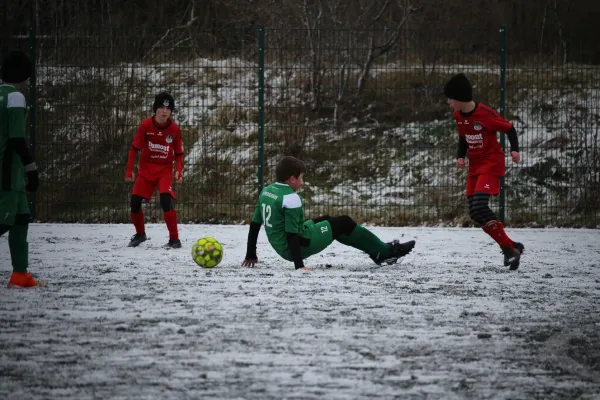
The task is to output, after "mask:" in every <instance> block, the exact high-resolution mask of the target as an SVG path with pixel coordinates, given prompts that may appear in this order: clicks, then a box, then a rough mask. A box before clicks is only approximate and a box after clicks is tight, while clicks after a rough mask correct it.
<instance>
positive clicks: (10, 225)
mask: <svg viewBox="0 0 600 400" xmlns="http://www.w3.org/2000/svg"><path fill="white" fill-rule="evenodd" d="M32 69H33V68H32V65H31V62H30V61H29V59H28V58H27V56H26V55H25V54H24V53H22V52H20V51H12V52H10V53H9V54H8V55H7V56H6V57H5V58H4V60H3V61H2V67H1V71H0V73H1V77H2V83H1V84H0V236H2V235H3V234H5V233H6V232H8V248H9V249H10V257H11V260H12V267H13V272H12V274H11V276H10V280H9V282H8V286H9V287H35V286H44V285H45V283H44V282H41V281H38V280H36V279H35V278H34V277H33V276H31V274H30V273H29V272H27V268H28V267H29V244H28V243H27V233H28V229H29V218H30V215H29V205H28V201H27V193H26V192H35V191H36V190H37V187H38V171H37V166H36V164H35V162H34V161H33V157H32V156H31V154H30V153H29V147H28V146H27V142H26V140H25V115H26V110H27V109H26V107H25V96H23V94H22V93H21V92H19V89H23V88H25V87H26V85H27V83H26V81H27V79H29V76H30V75H31V72H32ZM25 175H27V184H25Z"/></svg>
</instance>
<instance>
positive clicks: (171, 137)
mask: <svg viewBox="0 0 600 400" xmlns="http://www.w3.org/2000/svg"><path fill="white" fill-rule="evenodd" d="M165 142H167V143H173V136H171V135H167V138H166V139H165Z"/></svg>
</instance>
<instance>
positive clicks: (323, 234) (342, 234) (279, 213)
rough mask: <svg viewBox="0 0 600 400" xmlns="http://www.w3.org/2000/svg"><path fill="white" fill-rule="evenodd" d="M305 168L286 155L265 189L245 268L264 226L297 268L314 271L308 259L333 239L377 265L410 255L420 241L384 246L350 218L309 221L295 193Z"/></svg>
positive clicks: (251, 262) (275, 246)
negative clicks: (365, 255)
mask: <svg viewBox="0 0 600 400" xmlns="http://www.w3.org/2000/svg"><path fill="white" fill-rule="evenodd" d="M305 173H306V167H305V166H304V163H303V162H302V161H300V160H298V159H296V158H294V157H283V158H282V159H281V160H279V162H278V163H277V166H276V168H275V175H276V178H277V182H275V183H273V184H271V185H269V186H267V187H266V188H264V189H263V190H262V192H261V193H260V196H259V197H258V201H257V203H256V209H255V211H254V215H253V216H252V222H251V224H250V230H249V232H248V243H247V250H246V258H245V259H244V261H243V262H242V266H245V267H253V266H254V265H256V263H257V262H258V257H257V255H256V242H257V239H258V233H259V232H260V228H261V226H264V227H265V232H266V234H267V238H268V240H269V243H270V244H271V246H272V247H273V249H274V250H275V251H276V252H277V254H279V255H280V256H281V257H282V258H284V259H285V260H287V261H292V262H293V263H294V267H295V268H296V269H297V270H298V269H301V270H310V268H306V267H305V266H304V261H303V260H304V259H305V258H308V257H310V256H312V255H315V254H317V253H320V252H321V251H323V250H325V249H326V248H327V247H328V246H329V245H331V243H333V241H334V240H337V241H338V242H340V243H343V244H345V245H347V246H351V247H354V248H356V249H359V250H362V251H364V252H365V253H367V254H368V255H369V256H370V257H371V259H372V260H373V261H374V262H375V264H377V265H384V264H385V265H389V264H394V263H395V262H396V261H398V259H400V258H401V257H404V256H405V255H407V254H408V253H410V252H411V250H412V249H413V247H414V246H415V241H414V240H411V241H409V242H406V243H400V242H399V241H398V240H394V241H392V242H390V243H384V242H382V241H381V240H380V239H379V238H378V237H377V236H375V235H374V234H373V233H372V232H371V231H369V230H368V229H366V228H364V227H363V226H361V225H359V224H357V223H356V222H355V221H354V220H353V219H352V218H350V217H349V216H347V215H341V216H337V217H330V216H328V215H325V216H322V217H319V218H315V219H312V220H308V221H305V219H304V203H303V201H302V199H301V198H300V196H299V195H298V194H297V193H296V191H297V190H298V189H299V188H300V186H301V185H302V183H303V180H304V174H305Z"/></svg>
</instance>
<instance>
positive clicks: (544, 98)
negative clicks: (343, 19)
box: [37, 59, 600, 227]
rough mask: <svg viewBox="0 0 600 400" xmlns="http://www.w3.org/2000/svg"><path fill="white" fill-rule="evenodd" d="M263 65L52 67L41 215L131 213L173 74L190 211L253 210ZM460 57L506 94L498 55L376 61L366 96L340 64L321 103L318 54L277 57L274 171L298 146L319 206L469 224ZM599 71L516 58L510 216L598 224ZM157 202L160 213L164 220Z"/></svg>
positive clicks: (44, 78) (271, 76) (402, 219)
mask: <svg viewBox="0 0 600 400" xmlns="http://www.w3.org/2000/svg"><path fill="white" fill-rule="evenodd" d="M256 71H257V66H256V65H254V64H252V63H248V62H246V61H242V60H240V59H226V60H210V59H196V60H194V61H192V62H188V63H182V64H160V65H152V66H148V65H142V64H121V65H118V66H114V67H111V68H76V67H65V66H55V67H52V66H50V67H48V68H44V69H43V70H42V71H40V72H39V73H38V88H39V90H38V92H39V94H38V102H37V104H38V108H37V116H38V117H37V118H38V131H37V132H38V133H37V143H38V147H37V150H38V155H37V157H38V159H39V160H40V164H41V165H42V166H44V169H43V170H42V179H44V182H46V185H45V188H44V189H43V190H41V192H40V194H39V196H38V199H39V200H38V218H39V219H40V220H41V221H51V220H52V221H89V222H98V221H102V222H104V221H106V222H109V221H110V222H127V220H128V196H129V190H130V184H125V183H124V182H123V173H124V164H125V160H126V154H127V149H128V146H129V144H130V142H131V140H132V138H133V135H134V134H135V130H136V128H137V125H138V124H139V122H140V121H141V119H142V118H144V117H146V116H148V115H150V114H149V113H150V110H149V108H150V106H151V104H152V99H153V95H154V94H155V93H156V92H157V91H158V90H163V89H167V90H169V91H171V92H172V94H173V95H174V97H175V99H176V105H177V111H176V113H175V114H174V119H175V120H176V121H177V122H178V123H179V124H180V126H181V127H182V131H183V134H184V138H185V139H184V141H185V150H186V163H187V165H186V169H185V171H184V173H185V176H186V183H185V184H184V186H183V187H182V188H179V189H178V203H179V204H178V209H179V210H180V215H181V216H182V218H181V220H182V221H184V222H186V221H189V222H224V223H230V222H234V223H237V222H241V221H244V220H247V219H248V218H249V216H250V214H251V212H252V203H253V199H254V198H255V196H256V185H257V171H258V137H259V123H258V122H259V107H258V94H259V93H258V78H257V72H256ZM458 71H466V72H467V73H468V74H469V76H470V77H471V80H472V81H473V82H474V83H475V85H474V92H475V96H477V98H478V99H479V100H481V101H483V102H487V103H489V104H490V105H492V106H495V107H498V104H499V92H500V91H499V71H498V70H495V69H492V68H488V67H482V66H474V65H469V66H451V67H445V66H439V65H438V66H431V67H430V66H422V65H421V66H406V65H402V66H398V65H393V64H389V65H378V66H377V67H375V68H374V69H373V70H372V72H371V76H370V77H369V79H370V80H369V84H368V85H367V89H366V90H365V93H364V96H363V97H362V98H361V103H360V104H350V103H348V102H346V103H343V102H336V100H335V95H336V90H338V88H336V86H335V85H336V83H335V81H334V80H333V78H334V76H333V75H332V76H331V77H330V78H331V81H328V80H327V77H326V79H325V81H324V84H323V88H324V89H323V91H322V96H323V101H322V106H321V107H320V108H319V109H318V110H313V109H311V106H310V104H311V91H310V77H309V76H308V73H309V70H308V69H305V68H289V67H288V68H282V67H280V66H276V65H271V66H269V67H268V68H266V70H265V108H264V154H265V182H266V183H268V182H270V181H271V180H272V174H271V173H272V171H271V167H272V166H273V165H274V164H275V162H276V160H277V159H278V158H279V157H281V156H282V155H284V154H291V155H296V156H298V157H301V158H302V159H303V160H305V162H306V163H307V164H308V167H309V170H310V173H309V174H307V177H306V187H305V188H304V192H303V195H304V197H305V198H306V200H307V211H308V212H309V213H310V214H320V213H324V212H327V213H331V214H334V213H335V214H337V213H342V212H343V213H349V214H351V215H353V216H354V217H356V218H358V219H360V220H361V221H363V222H369V223H373V224H382V225H419V224H440V223H441V224H452V225H463V224H465V225H466V224H469V222H468V218H466V217H465V211H466V210H465V207H464V198H463V184H464V178H465V176H464V172H463V171H459V170H457V169H456V167H455V157H454V153H455V145H456V133H455V127H454V123H453V121H452V120H451V115H450V110H449V109H448V107H447V105H445V99H444V98H443V95H442V94H441V85H442V84H443V82H444V80H445V79H446V78H447V77H448V76H449V74H451V73H454V72H458ZM599 81H600V69H597V68H593V67H585V66H581V67H576V66H570V67H569V68H565V69H546V70H545V69H540V68H528V69H525V68H514V69H511V70H509V73H508V76H507V101H506V106H507V108H506V110H507V111H506V115H507V116H508V117H509V118H510V119H511V120H512V121H514V122H515V126H516V128H517V131H518V133H519V138H520V142H521V146H522V158H523V163H522V164H520V165H519V166H514V165H512V163H511V162H510V161H508V163H507V165H508V166H509V170H508V176H507V179H506V186H507V197H506V204H507V211H506V216H507V220H508V221H509V222H510V224H512V225H513V226H587V227H598V226H599V225H600V202H599V200H598V196H597V193H600V154H599V152H598V133H599V125H600V89H599V88H598V86H597V85H598V83H597V82H599ZM75 194H76V195H75ZM496 207H497V205H496ZM153 208H154V207H148V210H149V212H148V215H149V217H150V219H156V220H160V219H161V216H160V215H159V213H158V212H154V211H152V209H153Z"/></svg>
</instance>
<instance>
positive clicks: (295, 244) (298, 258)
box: [286, 233, 304, 269]
mask: <svg viewBox="0 0 600 400" xmlns="http://www.w3.org/2000/svg"><path fill="white" fill-rule="evenodd" d="M286 239H287V242H288V246H289V247H290V252H291V253H292V260H293V261H294V267H295V268H296V269H300V268H304V262H303V261H302V253H301V252H300V236H298V234H297V233H287V234H286Z"/></svg>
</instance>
